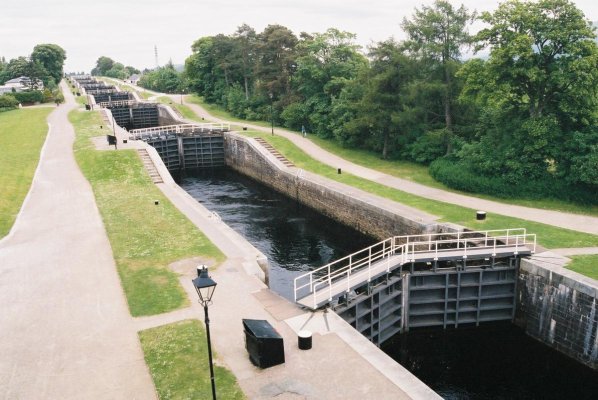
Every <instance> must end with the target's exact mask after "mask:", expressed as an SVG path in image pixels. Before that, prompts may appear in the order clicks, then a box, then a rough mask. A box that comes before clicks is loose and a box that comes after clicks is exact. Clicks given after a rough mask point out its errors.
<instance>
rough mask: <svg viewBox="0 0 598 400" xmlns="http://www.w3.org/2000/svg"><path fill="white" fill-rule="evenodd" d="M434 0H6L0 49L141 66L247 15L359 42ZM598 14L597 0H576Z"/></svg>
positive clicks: (382, 35) (254, 21)
mask: <svg viewBox="0 0 598 400" xmlns="http://www.w3.org/2000/svg"><path fill="white" fill-rule="evenodd" d="M432 1H433V0H425V1H415V0H369V1H368V0H242V1H241V0H96V1H93V0H0V4H1V5H0V56H4V57H6V59H7V60H9V59H11V58H15V57H18V56H27V55H29V54H30V53H31V51H32V50H33V47H34V46H35V45H36V44H40V43H56V44H58V45H60V46H61V47H62V48H64V49H65V50H66V52H67V61H66V65H65V70H66V71H86V72H89V71H90V70H91V68H92V67H93V66H94V65H95V61H96V60H97V58H98V57H100V56H108V57H111V58H113V59H114V60H116V61H119V62H122V63H123V64H125V65H132V66H134V67H137V68H140V69H143V68H144V67H150V68H151V67H153V66H154V65H155V62H154V45H156V46H157V47H158V60H159V63H160V64H161V65H163V64H165V63H166V62H167V61H168V60H169V59H172V61H173V62H174V63H175V64H180V63H183V62H184V60H185V58H186V57H188V56H189V55H190V54H191V44H192V43H193V42H194V41H195V40H196V39H199V38H200V37H202V36H210V35H216V34H218V33H223V34H232V33H233V32H234V31H235V30H236V28H237V27H238V26H239V25H241V24H243V23H247V24H249V25H250V26H252V27H253V28H254V29H255V30H256V31H257V32H258V33H259V32H261V31H262V30H263V29H264V28H265V27H266V26H267V25H269V24H280V25H284V26H286V27H288V28H289V29H291V30H292V31H293V32H294V33H295V34H297V35H298V34H299V33H300V32H302V31H306V32H323V31H325V30H326V29H327V28H329V27H335V28H338V29H341V30H345V31H349V32H352V33H355V34H356V35H357V41H358V43H359V44H361V45H363V46H365V45H367V44H369V43H371V42H372V41H374V42H377V41H380V40H385V39H387V38H389V37H391V36H394V37H395V38H397V39H402V38H403V34H402V32H401V29H400V26H399V24H400V22H401V21H402V20H403V18H404V17H410V16H411V15H412V14H413V10H414V8H415V7H421V5H422V4H426V5H430V4H432ZM574 2H575V4H576V5H577V7H578V8H580V9H581V10H582V11H583V12H584V14H585V16H586V18H587V19H589V20H591V21H598V1H597V0H575V1H574ZM452 3H453V5H456V6H458V5H460V4H465V6H466V7H467V8H469V10H470V11H471V10H473V9H475V10H477V11H485V10H494V9H496V7H497V5H498V3H499V2H498V1H496V0H477V1H476V0H464V1H456V0H452Z"/></svg>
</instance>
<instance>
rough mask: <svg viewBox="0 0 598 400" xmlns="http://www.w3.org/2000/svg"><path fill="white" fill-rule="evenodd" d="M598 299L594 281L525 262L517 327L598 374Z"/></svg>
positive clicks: (552, 267) (519, 296)
mask: <svg viewBox="0 0 598 400" xmlns="http://www.w3.org/2000/svg"><path fill="white" fill-rule="evenodd" d="M597 295H598V285H596V281H593V280H592V279H589V278H585V277H583V276H582V275H579V274H576V273H574V272H572V271H569V270H566V269H564V268H562V267H554V266H546V265H544V266H543V265H538V264H537V263H536V262H534V261H533V260H522V263H521V269H520V273H519V280H518V289H517V296H518V311H517V315H516V319H515V323H516V324H517V325H519V326H521V327H522V328H524V329H525V331H526V333H527V334H528V335H530V336H532V337H534V338H536V339H538V340H540V341H542V342H544V343H546V344H547V345H548V346H550V347H552V348H555V349H556V350H558V351H560V352H562V353H564V354H566V355H568V356H570V357H572V358H575V359H577V360H578V361H580V362H582V363H584V364H586V365H588V366H589V367H591V368H593V369H596V370H598V312H597V307H598V304H597V297H598V296H597Z"/></svg>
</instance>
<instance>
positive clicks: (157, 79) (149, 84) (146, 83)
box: [139, 62, 183, 93]
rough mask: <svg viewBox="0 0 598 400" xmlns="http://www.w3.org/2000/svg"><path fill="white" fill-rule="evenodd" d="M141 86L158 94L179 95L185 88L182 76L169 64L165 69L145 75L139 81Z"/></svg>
mask: <svg viewBox="0 0 598 400" xmlns="http://www.w3.org/2000/svg"><path fill="white" fill-rule="evenodd" d="M139 86H141V87H144V88H146V89H150V90H156V91H158V92H164V93H178V92H180V91H181V89H182V88H183V82H182V78H181V74H180V73H178V72H177V71H176V70H175V69H174V66H173V65H172V62H169V63H168V64H166V65H165V66H164V67H161V68H158V69H156V70H154V71H151V72H148V73H146V74H144V75H143V76H142V77H141V79H140V80H139Z"/></svg>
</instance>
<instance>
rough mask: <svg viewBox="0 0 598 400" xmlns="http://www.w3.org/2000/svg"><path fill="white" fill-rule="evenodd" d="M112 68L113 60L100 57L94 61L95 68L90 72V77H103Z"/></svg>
mask: <svg viewBox="0 0 598 400" xmlns="http://www.w3.org/2000/svg"><path fill="white" fill-rule="evenodd" d="M113 66H114V60H113V59H111V58H110V57H106V56H101V57H100V58H98V60H97V61H96V66H95V67H94V68H93V69H92V70H91V74H92V75H96V76H103V75H105V74H106V71H109V70H111V69H112V67H113Z"/></svg>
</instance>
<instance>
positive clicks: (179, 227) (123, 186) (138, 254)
mask: <svg viewBox="0 0 598 400" xmlns="http://www.w3.org/2000/svg"><path fill="white" fill-rule="evenodd" d="M69 119H70V121H71V123H72V124H73V125H74V127H75V131H76V134H77V137H76V141H75V146H74V148H75V156H76V159H77V162H78V163H79V166H80V167H81V170H82V171H83V173H84V174H85V176H86V178H87V179H88V180H89V182H90V183H91V185H92V187H93V191H94V194H95V197H96V203H97V205H98V208H99V209H100V213H101V214H102V218H103V221H104V225H105V227H106V231H107V233H108V237H109V239H110V243H111V245H112V251H113V254H114V258H115V261H116V265H117V267H118V273H119V275H120V278H121V282H122V285H123V288H124V291H125V294H126V296H127V301H128V303H129V309H130V311H131V314H132V315H133V316H140V315H153V314H160V313H163V312H167V311H172V310H174V309H177V308H180V307H182V306H184V305H187V304H188V300H187V298H186V295H185V293H184V291H183V289H182V288H181V287H180V285H179V283H178V275H177V274H175V273H174V272H172V271H171V270H170V269H169V268H168V264H170V263H172V262H174V261H176V260H180V259H184V258H189V257H194V256H201V257H205V258H206V259H212V260H214V261H215V262H220V261H222V260H223V259H224V256H223V255H222V253H221V252H220V251H219V250H218V249H217V248H216V247H215V246H214V245H213V244H212V243H211V242H210V241H209V240H208V239H207V238H206V237H205V236H204V235H203V234H202V233H201V232H200V231H199V230H197V228H196V227H195V226H194V225H193V224H192V223H191V222H190V221H189V220H187V218H185V216H184V215H182V214H181V213H180V212H179V211H178V210H177V209H176V208H175V207H174V206H173V205H172V204H171V203H170V201H169V200H168V199H167V198H166V197H165V196H164V195H163V194H162V192H160V190H158V188H157V187H156V186H155V185H154V184H153V183H152V182H151V180H150V178H149V176H148V174H147V173H146V171H145V170H144V168H143V165H142V163H141V159H140V158H139V156H138V155H137V152H136V151H135V150H120V151H97V150H95V149H94V148H93V145H92V143H91V140H90V139H91V138H92V137H94V136H101V135H103V134H105V132H104V131H103V130H102V129H100V128H99V127H100V125H102V120H101V118H100V115H99V114H98V113H97V112H80V111H78V110H74V111H72V112H71V113H70V115H69ZM155 200H158V201H159V205H155V204H154V201H155Z"/></svg>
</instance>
